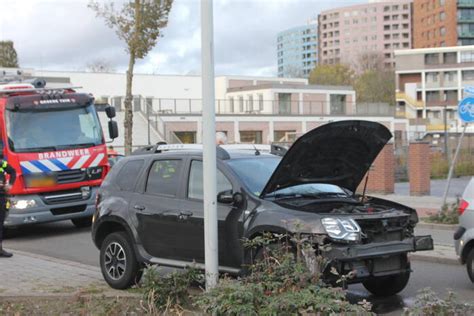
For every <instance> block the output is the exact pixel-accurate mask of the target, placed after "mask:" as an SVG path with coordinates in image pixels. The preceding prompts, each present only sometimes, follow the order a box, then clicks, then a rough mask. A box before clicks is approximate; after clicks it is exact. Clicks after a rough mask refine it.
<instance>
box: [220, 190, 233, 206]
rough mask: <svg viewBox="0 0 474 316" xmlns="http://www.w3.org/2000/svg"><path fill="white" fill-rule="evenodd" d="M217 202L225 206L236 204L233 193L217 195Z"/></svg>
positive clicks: (227, 192) (224, 192)
mask: <svg viewBox="0 0 474 316" xmlns="http://www.w3.org/2000/svg"><path fill="white" fill-rule="evenodd" d="M217 202H219V203H223V204H232V203H234V196H233V195H232V191H222V192H219V193H218V194H217Z"/></svg>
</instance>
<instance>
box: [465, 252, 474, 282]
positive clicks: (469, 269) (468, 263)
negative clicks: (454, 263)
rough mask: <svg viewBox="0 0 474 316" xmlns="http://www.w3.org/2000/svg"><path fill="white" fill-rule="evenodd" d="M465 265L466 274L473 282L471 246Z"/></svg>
mask: <svg viewBox="0 0 474 316" xmlns="http://www.w3.org/2000/svg"><path fill="white" fill-rule="evenodd" d="M466 267H467V274H468V275H469V278H470V279H471V282H473V283H474V248H472V249H471V251H470V252H469V254H468V255H467V258H466Z"/></svg>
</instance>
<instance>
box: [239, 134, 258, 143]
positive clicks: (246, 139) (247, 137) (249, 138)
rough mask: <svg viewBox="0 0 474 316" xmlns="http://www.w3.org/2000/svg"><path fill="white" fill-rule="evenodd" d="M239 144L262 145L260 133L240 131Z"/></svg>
mask: <svg viewBox="0 0 474 316" xmlns="http://www.w3.org/2000/svg"><path fill="white" fill-rule="evenodd" d="M240 142H241V143H250V144H262V131H240Z"/></svg>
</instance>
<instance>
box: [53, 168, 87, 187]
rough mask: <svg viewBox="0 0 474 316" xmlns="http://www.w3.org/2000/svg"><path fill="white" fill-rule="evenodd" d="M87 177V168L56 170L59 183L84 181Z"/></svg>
mask: <svg viewBox="0 0 474 316" xmlns="http://www.w3.org/2000/svg"><path fill="white" fill-rule="evenodd" d="M85 178H86V172H85V170H81V169H74V170H64V171H58V172H56V181H57V183H58V184H65V183H73V182H80V181H84V179H85Z"/></svg>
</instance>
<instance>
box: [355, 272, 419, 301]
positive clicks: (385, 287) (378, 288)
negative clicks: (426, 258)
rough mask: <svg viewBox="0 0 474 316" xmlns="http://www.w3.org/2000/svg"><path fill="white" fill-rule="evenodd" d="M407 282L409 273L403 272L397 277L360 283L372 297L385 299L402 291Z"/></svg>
mask: <svg viewBox="0 0 474 316" xmlns="http://www.w3.org/2000/svg"><path fill="white" fill-rule="evenodd" d="M409 280H410V272H404V273H400V274H397V275H390V276H384V277H375V278H371V279H368V280H366V281H364V282H362V284H363V285H364V287H365V288H366V289H367V290H368V291H369V292H370V293H372V294H373V295H375V296H379V297H386V296H392V295H395V294H397V293H399V292H401V291H403V289H404V288H405V287H406V286H407V284H408V281H409Z"/></svg>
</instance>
